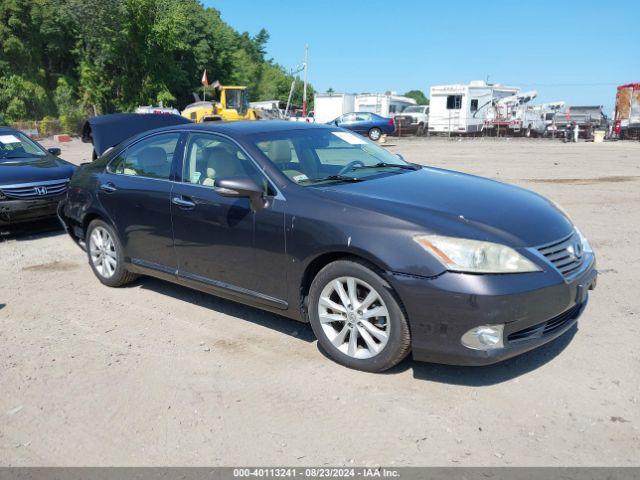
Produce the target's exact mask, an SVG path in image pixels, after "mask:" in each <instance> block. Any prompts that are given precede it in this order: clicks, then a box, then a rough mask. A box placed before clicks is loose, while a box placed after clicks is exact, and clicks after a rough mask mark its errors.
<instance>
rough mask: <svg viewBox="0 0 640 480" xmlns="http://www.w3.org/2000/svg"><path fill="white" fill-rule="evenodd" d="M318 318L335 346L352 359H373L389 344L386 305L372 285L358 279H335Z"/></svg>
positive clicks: (323, 298) (323, 295)
mask: <svg viewBox="0 0 640 480" xmlns="http://www.w3.org/2000/svg"><path fill="white" fill-rule="evenodd" d="M318 318H319V319H320V324H321V325H322V330H323V332H324V334H325V335H326V337H327V338H328V339H329V341H330V342H331V343H332V344H333V346H334V347H336V348H337V349H338V350H340V351H341V352H342V353H344V354H345V355H348V356H349V357H352V358H358V359H366V358H371V357H374V356H376V355H378V354H379V353H380V352H381V351H382V350H383V349H384V347H385V346H386V345H387V342H388V341H389V334H390V318H389V311H388V310H387V306H386V305H385V303H384V301H383V300H382V297H381V296H380V294H379V293H378V292H377V291H376V290H375V289H374V288H373V287H372V286H371V285H369V284H368V283H366V282H364V281H362V280H360V279H358V278H355V277H340V278H336V279H334V280H332V281H331V282H329V283H328V284H327V285H326V286H325V287H324V289H323V290H322V293H321V294H320V299H319V302H318Z"/></svg>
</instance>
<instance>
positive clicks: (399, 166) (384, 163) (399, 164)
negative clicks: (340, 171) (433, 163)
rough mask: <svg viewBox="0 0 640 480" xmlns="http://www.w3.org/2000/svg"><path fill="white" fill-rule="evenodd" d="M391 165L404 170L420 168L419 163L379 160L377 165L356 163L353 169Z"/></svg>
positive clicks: (387, 166)
mask: <svg viewBox="0 0 640 480" xmlns="http://www.w3.org/2000/svg"><path fill="white" fill-rule="evenodd" d="M389 167H397V168H402V169H403V170H420V168H422V167H419V166H418V165H412V164H410V163H407V164H405V163H386V162H378V163H376V164H375V165H356V166H355V167H353V168H352V169H351V170H362V169H365V168H389Z"/></svg>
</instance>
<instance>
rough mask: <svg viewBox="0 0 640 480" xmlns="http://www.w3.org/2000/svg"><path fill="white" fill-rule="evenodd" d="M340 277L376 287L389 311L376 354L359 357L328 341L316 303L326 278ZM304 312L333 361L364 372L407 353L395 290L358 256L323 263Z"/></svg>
mask: <svg viewBox="0 0 640 480" xmlns="http://www.w3.org/2000/svg"><path fill="white" fill-rule="evenodd" d="M340 277H354V278H356V279H358V280H361V281H364V282H366V283H367V284H368V285H370V286H371V287H373V288H374V289H375V290H376V293H378V294H379V296H380V297H381V298H382V300H383V301H384V304H385V305H386V308H387V311H388V313H389V335H388V340H387V343H386V345H385V346H384V347H383V348H382V350H381V351H380V352H378V353H377V354H376V355H374V356H372V357H370V358H366V359H359V358H354V357H352V356H349V355H347V354H346V353H343V352H342V351H341V350H339V349H338V348H337V347H336V346H334V345H333V343H331V341H330V340H329V338H328V337H327V336H326V334H325V332H324V330H323V328H322V324H321V322H320V318H319V313H318V305H319V302H320V296H321V293H322V291H323V289H324V288H325V286H327V285H328V284H329V283H330V282H332V281H333V280H335V279H338V278H340ZM308 312H309V320H310V323H311V328H312V329H313V331H314V333H315V335H316V338H317V339H318V343H319V344H320V345H321V346H322V348H323V350H324V351H325V352H326V353H327V354H328V355H329V356H330V357H331V358H332V359H333V360H335V361H336V362H337V363H339V364H341V365H344V366H345V367H349V368H353V369H356V370H363V371H366V372H382V371H384V370H388V369H389V368H392V367H394V366H395V365H397V364H398V363H400V362H401V361H402V360H403V359H404V358H405V357H406V356H407V354H408V353H409V351H410V345H411V333H410V331H409V325H408V323H407V318H406V313H405V311H404V308H403V307H402V303H401V302H400V300H399V298H398V297H397V295H396V293H395V292H394V291H393V289H392V288H391V285H389V283H388V282H386V281H385V280H384V279H383V278H382V277H381V276H380V275H379V274H378V273H377V272H376V269H375V268H374V267H373V266H371V265H369V264H367V263H366V262H364V261H361V260H359V259H346V260H337V261H335V262H333V263H330V264H329V265H327V266H325V267H324V268H323V269H322V270H320V272H318V274H317V275H316V277H315V278H314V279H313V282H312V284H311V288H310V290H309V299H308Z"/></svg>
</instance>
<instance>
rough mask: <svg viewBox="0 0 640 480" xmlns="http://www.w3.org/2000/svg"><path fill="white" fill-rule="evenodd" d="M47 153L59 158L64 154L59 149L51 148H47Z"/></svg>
mask: <svg viewBox="0 0 640 480" xmlns="http://www.w3.org/2000/svg"><path fill="white" fill-rule="evenodd" d="M47 152H49V153H50V154H51V155H55V156H56V157H57V156H58V155H60V154H61V153H62V150H60V149H59V148H58V147H51V148H47Z"/></svg>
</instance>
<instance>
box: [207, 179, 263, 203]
mask: <svg viewBox="0 0 640 480" xmlns="http://www.w3.org/2000/svg"><path fill="white" fill-rule="evenodd" d="M213 185H214V189H215V192H216V193H217V194H218V195H220V196H222V197H232V198H248V199H249V202H250V203H251V208H252V209H253V210H259V209H261V208H264V207H265V206H266V205H265V201H264V198H263V196H264V190H263V189H262V188H261V187H259V186H258V185H256V182H254V181H253V180H251V179H250V178H249V177H229V178H219V179H216V180H215V181H214V183H213Z"/></svg>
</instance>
